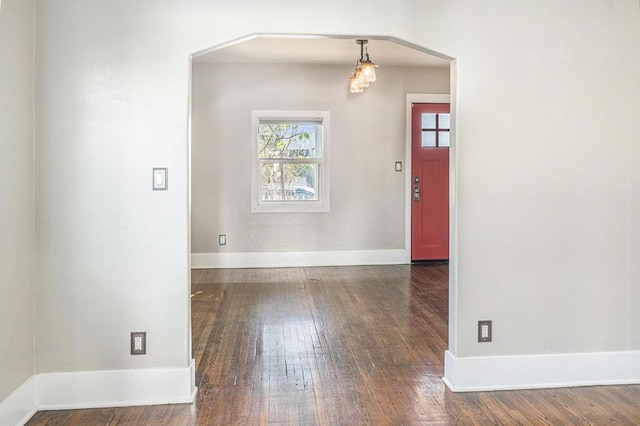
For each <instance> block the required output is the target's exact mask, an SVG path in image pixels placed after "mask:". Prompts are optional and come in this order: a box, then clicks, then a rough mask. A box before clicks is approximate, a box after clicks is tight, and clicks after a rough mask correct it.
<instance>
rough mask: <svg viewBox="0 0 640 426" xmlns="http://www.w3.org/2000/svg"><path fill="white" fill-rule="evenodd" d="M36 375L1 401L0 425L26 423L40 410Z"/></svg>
mask: <svg viewBox="0 0 640 426" xmlns="http://www.w3.org/2000/svg"><path fill="white" fill-rule="evenodd" d="M36 379H37V378H36V376H31V377H30V378H29V379H28V380H27V381H26V382H24V383H23V384H22V385H21V386H20V387H19V388H18V389H16V390H15V391H14V392H13V393H12V394H11V395H9V396H8V397H7V399H5V400H4V401H1V402H0V425H20V426H22V425H24V424H26V423H27V422H28V421H29V419H30V418H31V417H33V415H34V414H35V413H36V411H38V405H37V389H36V388H37V385H36V381H37V380H36Z"/></svg>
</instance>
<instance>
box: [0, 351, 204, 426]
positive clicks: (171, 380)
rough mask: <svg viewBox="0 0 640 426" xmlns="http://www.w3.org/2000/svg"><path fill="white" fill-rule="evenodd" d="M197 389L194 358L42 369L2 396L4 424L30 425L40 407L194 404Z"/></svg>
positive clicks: (0, 407) (0, 412)
mask: <svg viewBox="0 0 640 426" xmlns="http://www.w3.org/2000/svg"><path fill="white" fill-rule="evenodd" d="M196 392H197V388H196V387H195V367H194V361H193V360H191V365H190V366H189V367H185V368H148V369H137V370H105V371H79V372H69V373H45V374H36V375H34V376H31V378H30V379H29V380H27V381H26V382H25V383H24V384H23V385H22V386H20V387H19V388H18V389H17V390H16V391H15V392H13V393H12V394H11V395H10V396H9V397H8V398H7V399H5V400H4V401H2V402H0V425H2V426H5V425H24V424H25V423H26V422H27V421H28V420H29V419H30V418H31V417H32V416H33V415H34V414H35V413H36V412H37V411H39V410H71V409H78V408H101V407H130V406H135V405H156V404H190V403H192V402H193V401H194V400H195V395H196Z"/></svg>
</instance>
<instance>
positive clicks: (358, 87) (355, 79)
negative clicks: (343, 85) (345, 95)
mask: <svg viewBox="0 0 640 426" xmlns="http://www.w3.org/2000/svg"><path fill="white" fill-rule="evenodd" d="M368 42H369V40H356V44H359V45H360V59H358V61H357V62H356V69H355V70H354V71H353V75H351V78H349V91H350V92H351V93H362V92H364V89H365V88H367V87H369V84H370V83H373V82H374V81H376V68H377V67H378V66H377V65H376V64H374V63H373V62H371V59H369V52H368V51H367V50H366V48H365V47H364V45H365V44H367V43H368Z"/></svg>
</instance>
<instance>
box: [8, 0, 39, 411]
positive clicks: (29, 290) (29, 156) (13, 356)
mask: <svg viewBox="0 0 640 426" xmlns="http://www.w3.org/2000/svg"><path fill="white" fill-rule="evenodd" d="M34 18H35V8H34V2H33V1H27V0H4V1H3V2H2V9H1V10H0V149H1V150H2V154H1V155H0V401H2V400H3V399H4V398H6V397H7V396H9V395H10V394H11V392H13V391H14V390H15V389H16V388H17V387H18V386H20V385H21V384H22V383H23V382H24V381H25V380H26V379H28V378H29V377H30V376H31V375H32V374H33V264H34V262H33V53H34V51H33V49H34V47H33V46H34V44H33V34H34V33H33V30H34Z"/></svg>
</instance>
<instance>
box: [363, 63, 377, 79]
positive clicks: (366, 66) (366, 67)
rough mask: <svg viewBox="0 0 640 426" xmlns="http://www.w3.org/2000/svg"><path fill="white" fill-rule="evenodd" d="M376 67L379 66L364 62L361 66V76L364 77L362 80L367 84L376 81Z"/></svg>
mask: <svg viewBox="0 0 640 426" xmlns="http://www.w3.org/2000/svg"><path fill="white" fill-rule="evenodd" d="M376 67H377V65H376V64H374V63H373V62H363V63H362V64H360V75H361V76H362V77H361V78H362V79H363V80H365V81H366V82H367V83H372V82H374V81H376Z"/></svg>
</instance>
